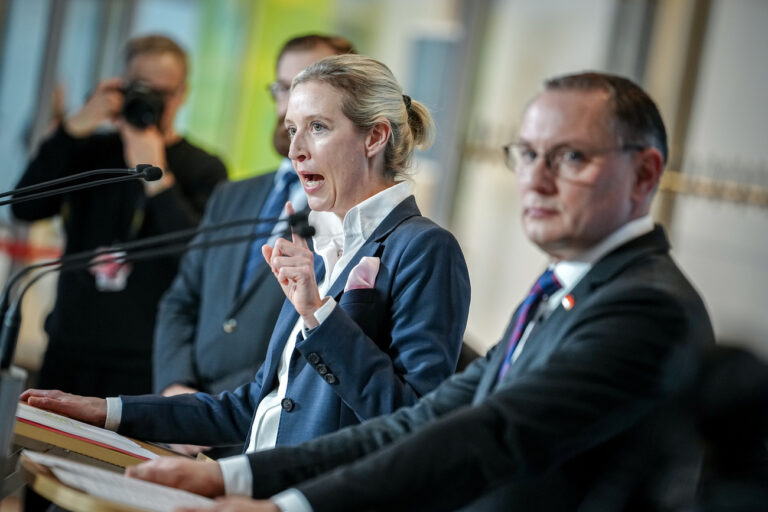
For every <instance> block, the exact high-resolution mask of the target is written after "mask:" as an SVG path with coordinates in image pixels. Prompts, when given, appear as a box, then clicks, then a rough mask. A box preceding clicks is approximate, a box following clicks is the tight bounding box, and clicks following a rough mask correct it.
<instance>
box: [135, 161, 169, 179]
mask: <svg viewBox="0 0 768 512" xmlns="http://www.w3.org/2000/svg"><path fill="white" fill-rule="evenodd" d="M141 165H146V164H141ZM137 168H138V166H137ZM142 173H143V174H144V180H145V181H157V180H159V179H160V178H162V177H163V170H162V169H160V168H159V167H155V166H150V167H148V168H146V169H144V170H143V171H142Z"/></svg>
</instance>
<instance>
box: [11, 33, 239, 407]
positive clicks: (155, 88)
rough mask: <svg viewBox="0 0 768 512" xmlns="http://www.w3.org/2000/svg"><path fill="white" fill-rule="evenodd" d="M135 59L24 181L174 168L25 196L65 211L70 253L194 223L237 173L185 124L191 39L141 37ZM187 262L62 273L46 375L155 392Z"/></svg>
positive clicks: (63, 382)
mask: <svg viewBox="0 0 768 512" xmlns="http://www.w3.org/2000/svg"><path fill="white" fill-rule="evenodd" d="M125 64H126V70H125V74H124V77H123V78H111V79H108V80H104V81H103V82H101V83H100V84H99V85H98V86H97V87H96V89H95V90H94V91H93V93H92V94H91V96H90V97H89V98H88V100H87V102H86V103H85V105H84V106H83V107H82V108H81V109H80V110H79V111H78V112H76V113H75V114H74V115H72V116H70V117H69V118H67V119H65V120H64V121H63V122H62V123H61V124H60V125H59V126H58V127H57V128H56V130H55V131H54V133H53V134H51V135H50V137H48V138H47V139H46V140H45V141H44V142H43V143H42V145H41V146H40V148H39V150H38V153H37V155H36V156H35V157H34V159H33V160H32V161H31V162H30V163H29V166H28V167H27V169H26V171H25V173H24V175H23V176H22V178H21V181H20V182H19V184H18V186H26V185H32V184H36V183H41V182H44V181H47V180H51V179H55V178H59V177H62V176H67V175H72V174H75V173H79V172H82V171H86V170H92V169H103V168H126V167H131V168H132V167H135V166H136V165H137V164H142V163H146V164H151V165H156V166H158V167H160V168H162V169H163V177H162V179H160V180H158V181H154V182H144V181H131V182H126V183H118V184H113V185H106V186H100V187H96V188H92V189H88V190H84V191H80V192H74V193H70V194H67V195H64V196H55V197H49V198H45V199H40V200H37V201H30V202H27V203H20V204H16V205H14V206H13V214H14V216H15V217H16V218H18V219H21V220H25V221H35V220H39V219H44V218H49V217H52V216H54V215H58V214H60V215H61V217H62V220H63V228H64V230H65V236H66V246H65V251H64V253H65V254H71V253H75V252H80V251H85V250H91V249H97V248H100V247H109V246H111V245H114V244H115V243H118V242H126V241H131V240H135V239H141V238H145V237H149V236H154V235H159V234H163V233H169V232H172V231H176V230H179V229H185V228H190V227H194V226H195V225H196V224H197V223H198V222H199V220H200V217H201V215H202V213H203V210H204V207H205V203H206V201H207V199H208V197H209V196H210V194H211V193H212V191H213V189H214V186H215V185H216V184H217V183H219V182H220V181H223V180H225V179H226V169H225V168H224V164H223V163H222V162H221V160H219V159H218V158H216V157H215V156H212V155H210V154H208V153H206V152H205V151H203V150H202V149H200V148H198V147H196V146H193V145H192V144H190V143H189V142H188V141H187V140H185V139H184V138H183V137H182V136H180V135H179V134H178V133H177V132H176V131H175V129H174V119H175V117H176V113H177V111H178V109H179V107H180V106H181V105H182V103H183V102H184V98H185V95H186V87H187V86H186V76H187V56H186V53H185V52H184V50H182V49H181V47H179V45H178V44H176V43H175V42H174V41H172V40H171V39H169V38H167V37H164V36H158V35H151V36H145V37H139V38H135V39H132V40H130V41H128V43H127V45H126V51H125ZM105 128H111V130H108V131H106V130H105ZM177 267H178V257H175V256H171V257H160V258H154V259H150V260H146V261H137V262H133V263H126V264H118V263H115V262H113V261H110V262H105V264H103V265H98V266H95V267H92V268H91V269H86V270H77V271H70V272H63V273H61V274H60V276H59V281H58V287H57V297H56V303H55V305H54V308H53V311H52V312H51V314H50V315H49V316H48V318H47V320H46V322H45V328H46V332H47V333H48V338H49V341H48V348H47V351H46V354H45V357H44V360H43V365H42V368H41V370H40V375H39V381H38V385H40V386H44V387H60V388H62V389H66V390H68V391H71V392H73V393H79V394H86V395H93V396H113V395H115V394H125V393H127V394H135V393H149V392H151V390H152V386H151V378H152V372H151V360H152V336H153V330H154V325H155V315H156V310H157V303H158V301H159V299H160V297H161V295H162V294H163V293H164V292H165V290H166V288H167V287H168V286H169V285H170V283H171V281H172V280H173V278H174V276H175V274H176V271H177Z"/></svg>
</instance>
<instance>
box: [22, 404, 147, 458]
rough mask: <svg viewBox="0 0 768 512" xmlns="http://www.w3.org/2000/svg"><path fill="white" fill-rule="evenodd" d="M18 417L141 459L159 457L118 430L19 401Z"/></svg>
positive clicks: (23, 420) (47, 428) (24, 421)
mask: <svg viewBox="0 0 768 512" xmlns="http://www.w3.org/2000/svg"><path fill="white" fill-rule="evenodd" d="M16 419H17V420H18V421H20V422H22V423H27V424H31V425H35V426H38V427H40V428H44V429H46V430H50V431H52V432H56V433H60V434H64V435H66V436H69V437H72V438H74V439H78V440H81V441H85V442H88V443H91V444H95V445H97V446H101V447H104V448H109V449H112V450H116V451H118V452H121V453H124V454H126V455H131V456H133V457H136V458H139V459H143V460H149V459H154V458H157V457H159V455H158V454H156V453H153V452H151V451H149V450H147V449H146V448H143V447H141V446H140V445H139V444H138V443H136V442H135V441H133V440H131V439H128V438H127V437H125V436H121V435H120V434H118V433H117V432H112V431H111V430H106V429H103V428H99V427H95V426H93V425H89V424H88V423H83V422H82V421H78V420H74V419H72V418H67V417H66V416H62V415H60V414H56V413H54V412H50V411H45V410H43V409H38V408H36V407H32V406H30V405H27V404H25V403H19V407H18V409H17V410H16Z"/></svg>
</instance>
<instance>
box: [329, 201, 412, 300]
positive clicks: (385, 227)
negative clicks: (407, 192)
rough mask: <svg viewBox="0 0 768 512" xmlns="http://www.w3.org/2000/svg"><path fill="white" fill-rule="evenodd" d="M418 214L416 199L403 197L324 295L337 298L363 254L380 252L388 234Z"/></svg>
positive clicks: (369, 254)
mask: <svg viewBox="0 0 768 512" xmlns="http://www.w3.org/2000/svg"><path fill="white" fill-rule="evenodd" d="M418 215H421V213H420V212H419V208H418V206H416V199H415V198H414V197H413V196H408V197H406V198H405V199H403V200H402V201H401V202H400V204H398V205H397V206H396V207H395V208H394V209H393V210H392V211H391V212H389V215H387V216H386V217H385V218H384V220H383V221H381V224H379V226H378V227H377V228H376V229H375V230H374V231H373V233H372V234H371V236H369V237H368V240H366V241H365V243H364V244H363V245H362V247H360V249H358V250H357V252H356V253H355V255H354V256H353V257H352V259H351V260H349V263H347V266H346V267H344V270H342V272H341V274H339V276H338V277H337V278H336V280H335V281H334V282H333V284H332V285H331V287H330V289H329V290H328V293H327V294H326V295H327V296H329V297H333V298H334V299H335V300H338V299H339V297H340V296H341V294H342V293H344V287H345V286H346V284H347V278H348V277H349V273H350V272H351V271H352V269H353V268H355V266H356V265H357V264H358V263H360V260H361V259H363V256H375V255H378V254H381V250H382V246H383V245H384V240H386V238H387V237H388V236H389V234H390V233H391V232H392V231H393V230H394V229H395V228H396V227H397V226H399V225H400V224H402V223H403V222H404V221H405V220H406V219H409V218H411V217H414V216H418Z"/></svg>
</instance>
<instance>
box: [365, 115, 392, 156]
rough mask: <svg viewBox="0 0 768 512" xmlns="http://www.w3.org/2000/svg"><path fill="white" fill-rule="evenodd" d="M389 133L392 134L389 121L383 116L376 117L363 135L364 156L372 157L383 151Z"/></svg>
mask: <svg viewBox="0 0 768 512" xmlns="http://www.w3.org/2000/svg"><path fill="white" fill-rule="evenodd" d="M390 135H392V127H391V126H390V125H389V121H388V120H387V119H384V118H380V119H377V120H376V121H375V122H374V124H373V126H371V127H370V128H368V133H367V134H366V135H365V156H366V157H367V158H373V157H374V156H376V155H378V154H379V153H381V152H383V151H384V149H385V148H386V147H387V142H388V141H389V137H390Z"/></svg>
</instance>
